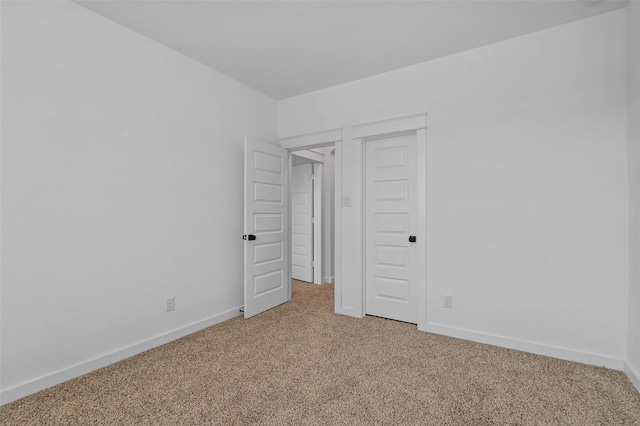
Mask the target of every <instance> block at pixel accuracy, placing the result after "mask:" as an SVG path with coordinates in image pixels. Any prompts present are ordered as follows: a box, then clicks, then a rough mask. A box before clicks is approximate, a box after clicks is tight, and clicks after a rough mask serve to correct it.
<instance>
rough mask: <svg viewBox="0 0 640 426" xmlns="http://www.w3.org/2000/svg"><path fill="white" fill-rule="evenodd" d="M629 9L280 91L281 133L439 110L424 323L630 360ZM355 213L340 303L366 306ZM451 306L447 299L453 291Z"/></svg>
mask: <svg viewBox="0 0 640 426" xmlns="http://www.w3.org/2000/svg"><path fill="white" fill-rule="evenodd" d="M625 22H626V12H625V10H620V11H616V12H612V13H608V14H605V15H600V16H597V17H594V18H590V19H586V20H582V21H578V22H575V23H571V24H567V25H563V26H560V27H555V28H551V29H548V30H545V31H541V32H537V33H534V34H530V35H527V36H522V37H518V38H515V39H511V40H507V41H504V42H501V43H497V44H494V45H490V46H486V47H482V48H478V49H475V50H472V51H468V52H464V53H460V54H456V55H452V56H449V57H446V58H443V59H439V60H435V61H431V62H426V63H422V64H419V65H415V66H412V67H408V68H405V69H401V70H397V71H394V72H390V73H386V74H382V75H378V76H374V77H371V78H367V79H363V80H360V81H356V82H353V83H349V84H345V85H341V86H336V87H333V88H329V89H326V90H322V91H318V92H314V93H311V94H307V95H302V96H299V97H295V98H291V99H287V100H284V101H281V102H279V104H278V107H279V117H278V119H279V129H278V136H279V137H280V138H283V137H288V136H293V135H298V134H306V133H311V132H317V131H322V130H328V129H334V128H337V127H344V131H343V135H344V137H345V139H344V140H343V159H344V162H343V163H342V164H341V165H338V164H337V165H336V167H342V172H343V174H344V175H343V182H342V195H343V196H346V195H354V194H355V193H357V191H360V188H353V184H352V181H353V176H350V174H349V173H350V164H353V163H352V162H353V161H357V159H356V158H354V154H353V149H352V145H351V139H350V137H349V135H350V134H351V126H352V125H354V124H360V123H366V122H372V121H376V120H382V119H388V118H392V117H398V116H404V115H410V114H417V113H422V112H427V113H428V114H429V116H428V123H429V129H428V131H427V155H428V164H427V200H428V202H427V204H428V206H427V220H428V224H427V241H428V242H427V246H428V259H427V271H428V278H427V294H428V302H427V306H428V307H427V320H428V329H429V330H431V331H436V332H440V333H444V334H449V335H454V336H460V337H465V338H470V339H474V340H479V341H486V342H491V343H496V344H501V345H504V346H511V347H516V348H520V349H524V350H529V351H532V352H539V353H545V354H549V355H553V356H558V357H562V358H567V359H574V360H579V361H584V362H590V363H594V364H606V365H608V366H611V367H615V368H622V360H623V359H624V358H625V341H626V325H627V279H628V265H627V245H628V234H627V232H628V226H627V225H628V203H627V164H626V150H627V147H626V132H627V128H626V108H627V107H626V49H625V46H626V41H625V39H626V33H625ZM353 210H354V209H349V208H343V209H342V222H343V236H342V242H341V243H342V246H343V252H344V257H343V259H342V265H343V275H342V281H343V286H342V292H341V294H339V295H338V296H339V298H341V299H342V312H351V313H352V314H354V315H358V314H359V313H360V314H361V309H362V298H361V295H360V294H359V293H358V291H357V289H358V288H359V282H360V281H361V280H362V274H361V262H362V259H361V253H360V252H359V251H358V250H359V247H360V246H359V244H357V243H352V241H351V240H352V235H351V233H352V232H351V230H352V226H351V225H353V226H357V225H358V224H359V223H361V221H360V220H359V218H356V217H352V216H353V214H352V213H351V212H352V211H353ZM443 294H451V295H453V297H454V308H453V309H445V308H443V307H442V295H443Z"/></svg>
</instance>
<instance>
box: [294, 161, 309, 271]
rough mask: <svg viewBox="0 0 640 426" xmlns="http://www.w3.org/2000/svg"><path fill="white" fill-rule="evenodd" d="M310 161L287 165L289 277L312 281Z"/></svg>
mask: <svg viewBox="0 0 640 426" xmlns="http://www.w3.org/2000/svg"><path fill="white" fill-rule="evenodd" d="M312 219H313V164H311V163H308V164H301V165H299V166H294V167H292V168H291V276H292V278H294V279H296V280H301V281H306V282H313V223H312Z"/></svg>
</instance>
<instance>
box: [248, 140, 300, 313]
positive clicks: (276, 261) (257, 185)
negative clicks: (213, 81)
mask: <svg viewBox="0 0 640 426" xmlns="http://www.w3.org/2000/svg"><path fill="white" fill-rule="evenodd" d="M288 159H289V154H288V151H287V150H286V149H283V148H280V147H277V146H274V145H270V144H267V143H264V142H260V141H257V140H252V139H245V141H244V235H243V239H244V317H245V318H249V317H252V316H254V315H257V314H259V313H260V312H264V311H266V310H268V309H271V308H273V307H276V306H278V305H280V304H282V303H284V302H286V301H287V300H288V297H289V286H288V284H289V283H288V281H289V247H288V244H289V235H288V232H289V228H288V217H287V216H288V214H289V207H288V197H289V192H288V186H287V185H288V180H289V179H288V173H289V162H288Z"/></svg>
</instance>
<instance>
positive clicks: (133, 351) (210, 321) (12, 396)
mask: <svg viewBox="0 0 640 426" xmlns="http://www.w3.org/2000/svg"><path fill="white" fill-rule="evenodd" d="M241 309H242V307H241V306H238V307H236V308H233V309H230V310H228V311H225V312H222V313H220V314H218V315H213V316H211V317H209V318H206V319H203V320H201V321H197V322H194V323H191V324H187V325H185V326H183V327H180V328H176V329H174V330H171V331H169V332H167V333H163V334H160V335H158V336H155V337H152V338H150V339H146V340H143V341H141V342H138V343H134V344H132V345H129V346H126V347H124V348H120V349H117V350H115V351H113V352H109V353H106V354H104V355H100V356H98V357H96V358H93V359H90V360H87V361H85V362H82V363H80V364H76V365H73V366H71V367H68V368H65V369H62V370H58V371H55V372H53V373H51V374H47V375H45V376H41V377H38V378H37V379H34V380H30V381H28V382H25V383H21V384H19V385H16V386H13V387H11V388H9V389H3V390H2V392H1V395H0V400H1V401H2V405H4V404H8V403H10V402H12V401H15V400H17V399H20V398H23V397H25V396H27V395H31V394H32V393H36V392H38V391H41V390H43V389H47V388H50V387H51V386H55V385H57V384H60V383H63V382H66V381H67V380H71V379H73V378H76V377H79V376H82V375H84V374H87V373H90V372H92V371H95V370H98V369H100V368H103V367H106V366H108V365H111V364H114V363H116V362H118V361H122V360H123V359H126V358H129V357H132V356H134V355H137V354H139V353H141V352H144V351H147V350H149V349H153V348H155V347H158V346H160V345H164V344H165V343H169V342H171V341H174V340H176V339H179V338H181V337H184V336H187V335H189V334H192V333H195V332H196V331H200V330H203V329H205V328H207V327H211V326H212V325H216V324H219V323H221V322H223V321H226V320H228V319H231V318H234V317H237V316H239V315H241Z"/></svg>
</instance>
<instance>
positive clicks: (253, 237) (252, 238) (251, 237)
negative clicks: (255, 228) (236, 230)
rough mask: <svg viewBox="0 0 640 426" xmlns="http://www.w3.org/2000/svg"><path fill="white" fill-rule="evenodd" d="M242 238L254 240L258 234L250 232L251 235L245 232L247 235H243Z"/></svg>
mask: <svg viewBox="0 0 640 426" xmlns="http://www.w3.org/2000/svg"><path fill="white" fill-rule="evenodd" d="M242 239H243V240H249V241H253V240H255V239H256V236H255V235H253V234H249V235H247V234H245V235H243V236H242Z"/></svg>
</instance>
